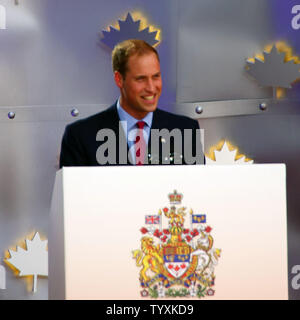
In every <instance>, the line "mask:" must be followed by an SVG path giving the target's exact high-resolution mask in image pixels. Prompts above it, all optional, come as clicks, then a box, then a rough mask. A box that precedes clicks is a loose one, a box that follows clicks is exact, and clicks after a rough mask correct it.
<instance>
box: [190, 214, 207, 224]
mask: <svg viewBox="0 0 300 320" xmlns="http://www.w3.org/2000/svg"><path fill="white" fill-rule="evenodd" d="M192 223H206V215H205V214H193V215H192Z"/></svg>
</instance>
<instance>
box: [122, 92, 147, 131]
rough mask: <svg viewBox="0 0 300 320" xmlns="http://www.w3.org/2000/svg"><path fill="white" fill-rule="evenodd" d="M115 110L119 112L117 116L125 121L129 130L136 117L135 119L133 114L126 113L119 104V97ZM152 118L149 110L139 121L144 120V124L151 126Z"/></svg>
mask: <svg viewBox="0 0 300 320" xmlns="http://www.w3.org/2000/svg"><path fill="white" fill-rule="evenodd" d="M117 111H118V114H119V118H120V120H121V121H127V128H128V130H131V129H132V128H133V127H134V126H135V125H136V123H137V121H138V120H137V119H135V118H134V117H133V116H131V115H130V114H129V113H127V112H126V111H125V110H124V109H123V108H122V107H121V104H120V98H119V99H118V101H117ZM152 119H153V112H149V113H148V114H147V115H146V117H144V118H143V119H141V120H140V121H144V122H145V123H146V125H147V126H148V127H149V128H151V125H152Z"/></svg>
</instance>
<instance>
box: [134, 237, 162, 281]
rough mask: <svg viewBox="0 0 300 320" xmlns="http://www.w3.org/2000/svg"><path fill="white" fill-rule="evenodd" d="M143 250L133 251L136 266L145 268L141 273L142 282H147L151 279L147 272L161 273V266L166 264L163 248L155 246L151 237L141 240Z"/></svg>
mask: <svg viewBox="0 0 300 320" xmlns="http://www.w3.org/2000/svg"><path fill="white" fill-rule="evenodd" d="M141 248H142V250H139V249H138V250H134V251H132V254H133V258H134V259H136V265H137V266H138V267H141V266H143V269H142V270H141V271H140V276H141V280H144V281H145V282H147V281H149V280H150V278H149V277H148V276H147V275H146V272H147V271H148V270H149V269H150V270H152V271H153V272H155V273H159V265H160V264H163V263H164V260H163V255H162V248H160V247H159V245H157V246H156V247H155V246H154V244H153V239H152V238H149V237H143V238H142V239H141Z"/></svg>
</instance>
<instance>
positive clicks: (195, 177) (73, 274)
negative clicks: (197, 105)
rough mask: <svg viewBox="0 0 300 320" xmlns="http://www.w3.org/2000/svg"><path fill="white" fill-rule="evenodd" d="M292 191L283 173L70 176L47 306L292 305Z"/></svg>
mask: <svg viewBox="0 0 300 320" xmlns="http://www.w3.org/2000/svg"><path fill="white" fill-rule="evenodd" d="M285 183H286V177H285V166H284V165H283V164H268V165H235V166H200V165H199V166H139V167H135V166H128V167H127V166H126V167H97V168H91V167H90V168H88V167H77V168H75V167H74V168H70V167H69V168H64V169H62V170H60V171H59V172H58V173H57V177H56V182H55V187H54V192H53V198H52V209H51V214H50V230H49V299H108V300H112V299H113V300H118V299H133V300H134V299H152V298H153V297H157V294H158V299H159V297H163V298H164V299H167V298H169V297H170V298H172V299H200V300H201V299H209V300H211V299H288V269H287V221H286V185H285ZM174 190H176V191H177V193H175V198H174ZM169 194H171V198H169V197H168V195H169ZM172 194H173V195H172ZM180 194H181V196H180ZM172 197H173V198H172ZM180 197H181V198H180ZM175 200H180V201H179V202H180V203H179V202H177V203H175V202H176V201H175ZM197 219H198V220H197ZM150 238H151V239H152V242H153V243H152V244H151V241H150V242H148V241H149V239H150ZM142 239H144V240H143V241H144V242H143V241H142ZM142 244H145V246H143V245H142ZM151 250H152V251H151ZM133 252H135V258H133ZM139 256H140V258H141V259H139ZM138 265H139V266H138ZM143 267H144V271H145V272H144V273H143V272H142V271H143ZM155 295H156V296H155Z"/></svg>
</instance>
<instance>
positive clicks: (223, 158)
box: [205, 141, 253, 165]
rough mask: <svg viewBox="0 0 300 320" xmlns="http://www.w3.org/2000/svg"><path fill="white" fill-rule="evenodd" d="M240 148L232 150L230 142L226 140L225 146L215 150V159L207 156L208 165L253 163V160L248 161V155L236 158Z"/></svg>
mask: <svg viewBox="0 0 300 320" xmlns="http://www.w3.org/2000/svg"><path fill="white" fill-rule="evenodd" d="M237 151H238V149H234V150H232V151H230V150H229V148H228V144H227V142H226V141H225V142H224V144H223V147H222V149H221V150H220V151H218V150H215V151H214V154H215V159H216V160H212V159H210V158H209V157H207V156H205V160H206V164H208V165H220V164H221V165H223V164H225V165H226V164H253V160H250V161H246V157H245V156H243V157H241V158H239V159H237V160H236V155H237Z"/></svg>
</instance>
